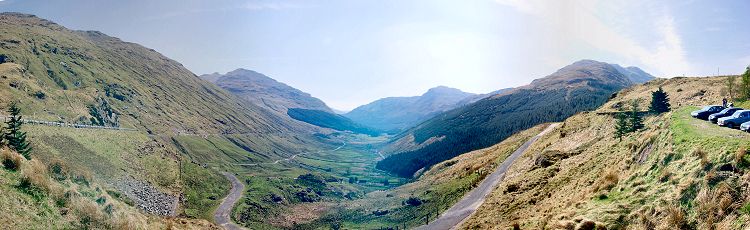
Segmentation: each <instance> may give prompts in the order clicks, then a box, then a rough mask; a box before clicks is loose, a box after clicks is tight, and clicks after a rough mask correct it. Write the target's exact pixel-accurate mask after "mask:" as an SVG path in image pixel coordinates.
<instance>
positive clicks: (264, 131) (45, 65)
mask: <svg viewBox="0 0 750 230" xmlns="http://www.w3.org/2000/svg"><path fill="white" fill-rule="evenodd" d="M0 18H1V19H2V20H0V25H1V26H0V54H2V55H4V56H7V57H9V59H10V62H9V63H0V108H5V106H6V105H7V104H8V103H9V102H10V101H19V102H20V106H21V107H22V110H23V113H24V115H25V116H26V118H32V119H41V120H51V121H64V122H69V123H88V122H90V119H91V118H92V114H90V112H89V109H88V106H91V105H93V106H100V105H101V104H100V103H102V102H103V101H106V103H107V104H108V105H109V106H108V109H111V111H113V112H114V113H116V114H117V115H118V116H117V117H118V119H117V121H118V122H117V123H119V125H120V126H122V127H127V128H135V129H137V130H138V131H137V132H114V131H104V130H80V129H71V128H58V127H44V126H35V125H27V126H25V127H24V129H25V130H26V131H28V132H29V136H30V139H31V141H32V145H33V147H34V148H35V150H34V152H33V153H32V154H33V155H34V156H35V157H38V159H40V160H42V161H45V162H51V161H53V160H61V161H63V162H65V163H66V164H68V165H70V166H71V167H73V168H74V169H75V170H77V171H80V172H81V173H84V174H88V175H91V176H93V177H94V179H95V180H96V181H98V182H101V184H102V185H103V186H111V185H112V184H114V183H115V182H116V181H117V180H120V179H123V178H133V179H136V180H143V181H146V182H149V183H150V184H152V185H154V186H156V187H157V188H158V189H159V190H161V191H163V192H167V193H170V194H174V195H179V194H181V193H184V195H185V196H186V198H187V199H186V201H185V203H184V205H185V206H184V207H183V209H184V210H183V214H184V215H185V216H188V217H199V218H205V219H209V220H210V219H212V218H211V212H212V210H213V209H214V208H215V206H216V205H218V203H219V199H220V198H221V196H223V195H224V194H226V192H227V190H228V188H229V184H228V182H227V181H226V180H224V179H223V177H221V175H220V174H218V173H217V170H235V169H237V167H234V168H232V167H228V166H227V165H230V164H231V163H252V162H258V161H264V160H273V159H281V158H283V157H286V156H287V155H286V154H288V153H290V152H291V153H293V152H297V150H299V149H305V148H315V147H317V146H320V144H319V143H315V141H314V139H312V137H310V136H309V135H306V133H313V132H315V131H316V130H318V129H317V128H313V127H312V126H308V125H304V124H303V123H302V122H298V121H294V120H293V119H290V118H285V117H281V116H277V115H275V114H271V113H270V112H268V111H265V110H264V109H261V108H259V107H257V106H255V105H252V104H251V103H247V102H244V101H243V100H240V99H238V98H237V97H236V96H234V95H231V94H230V93H228V92H226V91H224V90H222V89H220V88H218V87H217V86H215V85H213V84H210V83H208V82H205V81H203V80H201V79H199V78H198V77H196V76H195V75H194V74H192V73H191V72H190V71H188V70H187V69H185V68H184V67H182V65H181V64H179V63H177V62H175V61H172V60H170V59H168V58H166V57H164V56H162V55H160V54H159V53H157V52H156V51H154V50H151V49H148V48H145V47H142V46H140V45H137V44H133V43H127V42H123V41H120V40H119V39H117V38H113V37H109V36H106V35H104V34H101V33H98V32H92V31H86V32H82V31H71V30H68V29H66V28H64V27H62V26H59V25H56V24H54V23H52V22H49V21H46V20H44V19H39V18H36V17H33V16H30V15H19V14H0ZM40 95H43V96H40ZM3 110H4V109H3ZM0 114H4V112H0ZM111 121H112V122H111V123H110V124H109V125H114V124H115V122H114V119H111ZM147 133H148V134H155V135H147ZM185 133H188V134H189V133H199V134H210V135H208V137H209V138H208V139H210V140H211V141H212V142H209V141H205V139H206V138H202V137H201V136H190V135H185V136H183V135H181V134H185ZM232 133H235V134H232ZM236 133H244V134H236ZM288 133H295V134H297V135H295V136H290V135H287V134H288ZM176 134H180V135H178V136H177V137H178V138H177V139H182V140H191V139H195V140H197V141H195V142H196V143H198V144H196V145H194V146H193V145H188V147H187V150H185V152H186V153H187V154H184V155H183V154H182V153H183V151H181V149H180V148H179V147H178V146H177V145H175V144H174V143H176V142H175V141H173V140H172V137H173V136H175V135H176ZM216 134H222V135H216ZM238 136H249V137H248V138H239V137H238ZM183 137H184V138H183ZM230 140H234V141H236V143H237V144H233V143H231V141H230ZM187 142H190V141H187ZM203 142H206V143H203ZM177 143H179V142H177ZM239 146H242V147H239ZM193 148H195V149H193ZM227 154H229V155H231V157H224V156H225V155H227ZM215 155H218V156H215ZM180 162H182V164H180ZM199 162H200V163H211V164H212V167H208V168H204V167H201V166H200V165H198V163H199ZM180 165H182V170H183V174H184V175H182V176H180V175H179V171H180V170H179V169H180V167H179V166H180ZM216 165H221V166H222V167H215V166H216ZM225 166H226V167H225ZM235 171H239V172H242V170H235Z"/></svg>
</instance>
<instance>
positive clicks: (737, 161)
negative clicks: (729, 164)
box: [734, 147, 747, 167]
mask: <svg viewBox="0 0 750 230" xmlns="http://www.w3.org/2000/svg"><path fill="white" fill-rule="evenodd" d="M745 155H747V149H746V148H745V147H740V148H739V149H737V152H735V153H734V166H735V167H740V166H742V165H744V164H745Z"/></svg>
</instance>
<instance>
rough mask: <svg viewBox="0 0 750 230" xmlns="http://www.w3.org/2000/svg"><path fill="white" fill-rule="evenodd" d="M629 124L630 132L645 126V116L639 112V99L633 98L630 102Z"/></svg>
mask: <svg viewBox="0 0 750 230" xmlns="http://www.w3.org/2000/svg"><path fill="white" fill-rule="evenodd" d="M628 124H629V125H630V129H629V130H628V132H635V131H638V130H641V129H642V128H643V127H644V126H643V117H641V114H640V113H639V112H638V101H637V100H633V101H632V102H630V112H628Z"/></svg>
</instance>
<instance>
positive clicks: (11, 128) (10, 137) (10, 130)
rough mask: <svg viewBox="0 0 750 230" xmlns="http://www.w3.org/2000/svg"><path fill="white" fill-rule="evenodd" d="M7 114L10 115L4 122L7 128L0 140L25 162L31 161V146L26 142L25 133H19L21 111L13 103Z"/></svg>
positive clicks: (21, 122)
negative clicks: (24, 159)
mask: <svg viewBox="0 0 750 230" xmlns="http://www.w3.org/2000/svg"><path fill="white" fill-rule="evenodd" d="M8 113H10V119H9V120H8V121H6V122H5V125H6V126H7V127H6V128H5V133H3V138H2V139H3V141H4V142H5V144H6V145H8V147H10V148H11V149H12V150H15V151H16V152H18V153H19V154H21V155H22V156H23V157H24V158H26V159H27V160H31V146H29V142H27V141H26V132H23V131H21V125H22V124H23V121H22V120H21V118H22V117H21V109H20V108H18V105H17V104H16V103H15V102H14V103H11V104H10V108H8Z"/></svg>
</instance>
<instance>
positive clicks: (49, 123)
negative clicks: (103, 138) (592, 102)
mask: <svg viewBox="0 0 750 230" xmlns="http://www.w3.org/2000/svg"><path fill="white" fill-rule="evenodd" d="M0 118H2V120H3V122H7V121H8V119H10V116H5V115H0ZM21 122H23V123H24V124H31V125H46V126H55V127H70V128H77V129H108V130H119V131H138V130H135V129H129V128H121V127H110V126H98V125H84V124H74V123H66V122H56V121H43V120H34V119H21Z"/></svg>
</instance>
